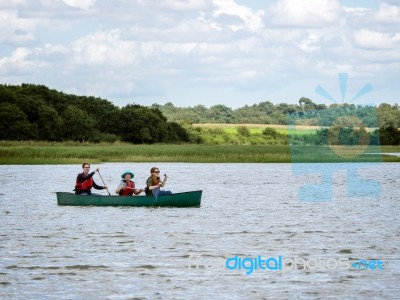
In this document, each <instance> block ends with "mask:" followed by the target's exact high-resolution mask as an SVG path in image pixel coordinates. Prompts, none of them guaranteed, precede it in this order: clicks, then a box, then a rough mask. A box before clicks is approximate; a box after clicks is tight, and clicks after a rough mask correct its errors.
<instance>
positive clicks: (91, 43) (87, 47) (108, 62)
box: [72, 29, 136, 67]
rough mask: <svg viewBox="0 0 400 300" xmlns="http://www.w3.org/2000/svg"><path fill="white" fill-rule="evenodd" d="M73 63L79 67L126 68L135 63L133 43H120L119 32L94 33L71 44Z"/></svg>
mask: <svg viewBox="0 0 400 300" xmlns="http://www.w3.org/2000/svg"><path fill="white" fill-rule="evenodd" d="M72 49H73V52H74V58H73V60H74V62H75V63H77V64H79V65H95V66H104V67H106V66H115V67H124V66H125V67H128V66H131V65H132V64H133V63H135V61H136V53H135V47H134V44H133V42H130V41H122V40H121V39H120V30H118V29H115V30H112V31H109V32H95V33H93V34H90V35H89V36H87V37H83V38H81V39H79V40H77V41H75V42H74V43H73V44H72Z"/></svg>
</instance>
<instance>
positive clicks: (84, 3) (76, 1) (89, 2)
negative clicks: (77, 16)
mask: <svg viewBox="0 0 400 300" xmlns="http://www.w3.org/2000/svg"><path fill="white" fill-rule="evenodd" d="M62 1H63V2H64V3H65V4H67V5H69V6H71V7H75V8H79V9H82V10H87V9H89V8H91V7H93V6H94V5H95V3H96V1H97V0H62Z"/></svg>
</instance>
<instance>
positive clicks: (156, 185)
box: [145, 167, 172, 197]
mask: <svg viewBox="0 0 400 300" xmlns="http://www.w3.org/2000/svg"><path fill="white" fill-rule="evenodd" d="M150 174H151V175H150V177H149V178H148V179H147V181H146V189H145V192H146V195H147V196H151V195H152V194H154V191H153V190H155V189H158V190H157V193H156V195H157V196H163V195H171V194H172V192H171V191H168V190H161V188H162V187H164V186H165V183H166V182H167V178H168V177H167V174H164V179H163V180H162V181H161V179H160V170H159V169H158V168H156V167H153V168H151V170H150ZM157 196H156V197H157Z"/></svg>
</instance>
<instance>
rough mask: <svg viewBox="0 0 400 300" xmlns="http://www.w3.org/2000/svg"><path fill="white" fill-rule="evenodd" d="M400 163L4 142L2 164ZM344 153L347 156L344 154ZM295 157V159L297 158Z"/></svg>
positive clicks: (319, 150)
mask: <svg viewBox="0 0 400 300" xmlns="http://www.w3.org/2000/svg"><path fill="white" fill-rule="evenodd" d="M369 150H370V151H369V152H378V151H379V150H382V152H400V146H382V147H381V149H378V148H376V149H374V148H372V149H369ZM291 153H292V154H295V159H294V161H295V162H341V161H376V160H383V161H385V162H394V161H398V162H400V157H394V156H382V159H381V156H380V155H375V154H372V155H357V154H358V153H362V151H361V150H359V149H350V150H349V149H340V148H338V149H333V151H332V149H330V148H329V147H315V146H297V147H296V148H292V149H291V148H290V147H289V146H287V145H260V146H256V145H253V146H249V145H193V144H185V145H132V144H125V143H112V144H107V143H99V144H91V143H83V144H82V143H75V142H63V143H50V142H8V141H1V142H0V164H3V165H4V164H81V163H82V162H84V161H88V162H90V163H101V162H195V163H205V162H212V163H216V162H217V163H225V162H257V163H270V162H292V156H291ZM342 154H343V155H342ZM293 157H294V156H293Z"/></svg>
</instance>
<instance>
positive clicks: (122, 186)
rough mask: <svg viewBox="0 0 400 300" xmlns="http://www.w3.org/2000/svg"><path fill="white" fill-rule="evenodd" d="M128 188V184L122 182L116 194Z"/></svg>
mask: <svg viewBox="0 0 400 300" xmlns="http://www.w3.org/2000/svg"><path fill="white" fill-rule="evenodd" d="M125 187H126V183H125V182H123V181H121V182H120V184H119V186H118V187H117V189H116V191H115V193H117V194H119V193H120V192H121V191H122V190H123V189H124V188H125Z"/></svg>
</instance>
